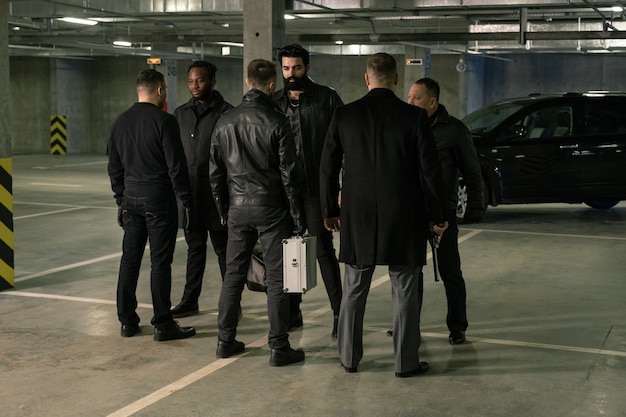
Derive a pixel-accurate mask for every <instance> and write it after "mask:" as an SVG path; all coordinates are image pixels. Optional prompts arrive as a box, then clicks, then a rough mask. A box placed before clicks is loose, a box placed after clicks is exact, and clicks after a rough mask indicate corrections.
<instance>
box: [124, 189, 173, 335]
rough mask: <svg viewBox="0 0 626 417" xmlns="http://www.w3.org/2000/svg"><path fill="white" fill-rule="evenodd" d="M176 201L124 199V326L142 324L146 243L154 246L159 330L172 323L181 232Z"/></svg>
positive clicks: (152, 281) (153, 282)
mask: <svg viewBox="0 0 626 417" xmlns="http://www.w3.org/2000/svg"><path fill="white" fill-rule="evenodd" d="M177 216H178V215H177V207H176V201H175V200H171V201H169V200H158V199H155V198H152V197H136V196H135V197H131V196H124V197H123V199H122V220H123V227H124V240H123V242H122V260H121V262H120V271H119V276H118V282H117V315H118V318H119V320H120V322H121V323H122V324H138V323H139V320H140V319H139V316H138V315H137V312H136V310H137V296H136V291H137V281H138V280H139V268H140V266H141V260H142V258H143V253H144V250H145V246H146V242H148V241H149V243H150V290H151V292H152V305H153V310H154V315H153V317H152V320H151V323H152V324H153V325H154V326H156V327H159V326H161V325H164V324H167V323H169V322H171V321H172V315H171V313H170V308H171V300H170V292H171V289H172V259H173V257H174V248H175V245H176V234H177V232H178V224H177V221H178V220H177V219H178V217H177Z"/></svg>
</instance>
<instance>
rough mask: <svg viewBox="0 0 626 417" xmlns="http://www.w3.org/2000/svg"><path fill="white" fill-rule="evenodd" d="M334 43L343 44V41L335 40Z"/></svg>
mask: <svg viewBox="0 0 626 417" xmlns="http://www.w3.org/2000/svg"><path fill="white" fill-rule="evenodd" d="M335 45H343V41H335Z"/></svg>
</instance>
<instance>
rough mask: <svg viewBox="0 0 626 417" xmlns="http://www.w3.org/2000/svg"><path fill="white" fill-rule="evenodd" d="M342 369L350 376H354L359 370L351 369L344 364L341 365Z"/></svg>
mask: <svg viewBox="0 0 626 417" xmlns="http://www.w3.org/2000/svg"><path fill="white" fill-rule="evenodd" d="M341 367H342V368H343V369H344V371H346V372H347V373H349V374H353V373H355V372H358V370H357V369H356V366H355V367H354V368H349V367H347V366H346V365H344V364H343V363H342V364H341Z"/></svg>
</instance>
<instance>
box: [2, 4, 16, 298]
mask: <svg viewBox="0 0 626 417" xmlns="http://www.w3.org/2000/svg"><path fill="white" fill-rule="evenodd" d="M8 19H9V3H8V2H5V1H3V2H0V91H2V92H3V95H4V98H3V99H2V100H0V291H2V290H6V289H7V288H11V287H13V285H14V283H15V264H14V257H13V249H14V239H13V179H12V175H13V160H12V157H11V156H12V152H11V134H10V129H9V102H10V101H11V100H10V98H11V94H10V90H9V86H10V84H9V22H8Z"/></svg>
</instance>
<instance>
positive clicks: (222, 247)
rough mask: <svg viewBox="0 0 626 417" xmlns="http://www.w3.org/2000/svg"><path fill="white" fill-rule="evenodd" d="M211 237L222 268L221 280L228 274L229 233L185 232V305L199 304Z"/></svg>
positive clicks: (211, 231) (183, 300) (222, 231)
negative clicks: (209, 238) (209, 237)
mask: <svg viewBox="0 0 626 417" xmlns="http://www.w3.org/2000/svg"><path fill="white" fill-rule="evenodd" d="M209 234H210V236H211V243H212V244H213V250H214V251H215V254H216V255H217V261H218V263H219V266H220V275H221V279H222V280H224V275H225V274H226V243H227V242H228V231H226V230H215V231H213V230H210V231H208V232H207V231H206V230H190V231H189V232H185V241H186V242H187V248H188V249H187V274H186V278H185V290H184V292H183V297H182V302H183V303H185V304H198V298H199V297H200V292H201V291H202V279H203V277H204V270H205V268H206V251H207V238H208V235H209Z"/></svg>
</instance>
